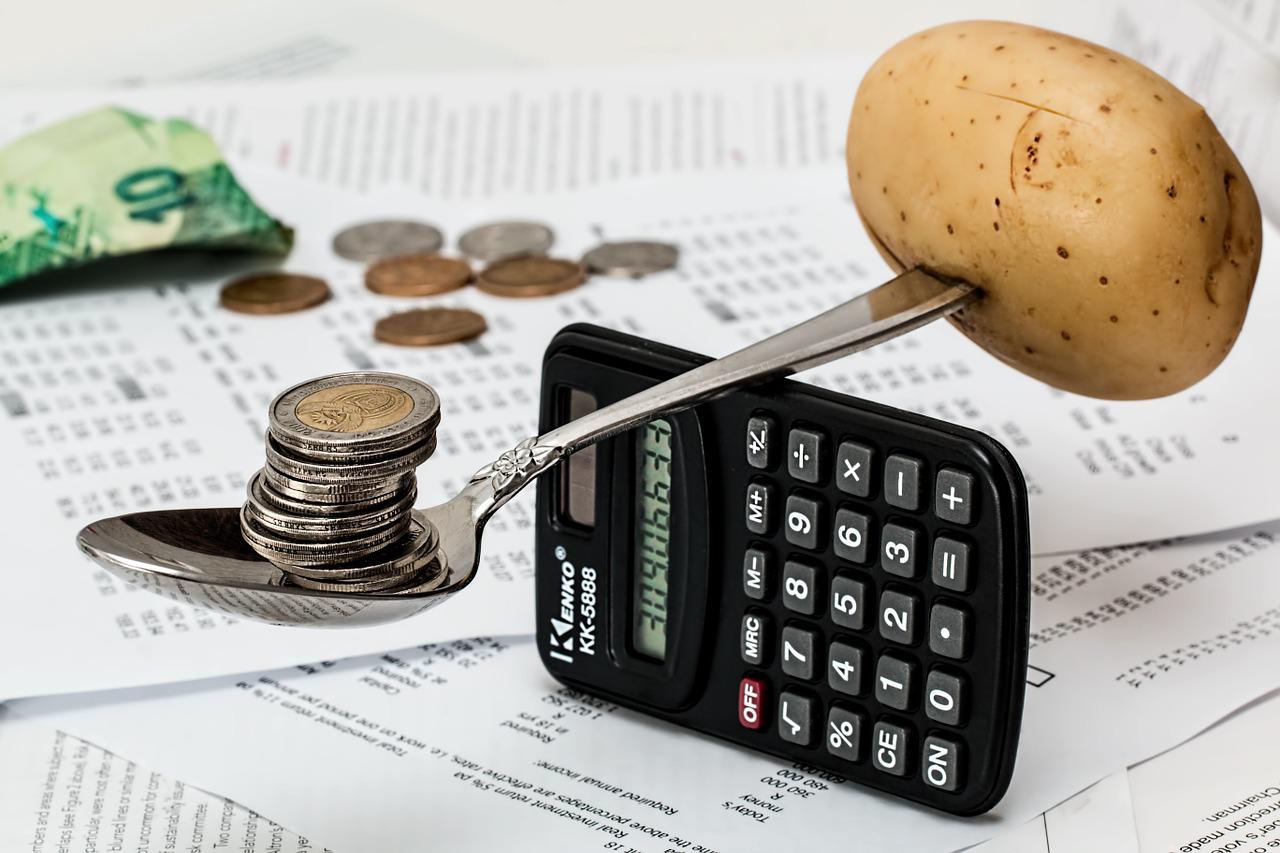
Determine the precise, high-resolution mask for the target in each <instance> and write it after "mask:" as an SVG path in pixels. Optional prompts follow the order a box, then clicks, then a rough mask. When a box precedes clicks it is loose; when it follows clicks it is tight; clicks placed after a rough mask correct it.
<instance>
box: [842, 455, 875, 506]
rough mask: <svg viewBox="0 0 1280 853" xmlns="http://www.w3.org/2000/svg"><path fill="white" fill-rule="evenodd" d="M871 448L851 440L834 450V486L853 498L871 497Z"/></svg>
mask: <svg viewBox="0 0 1280 853" xmlns="http://www.w3.org/2000/svg"><path fill="white" fill-rule="evenodd" d="M871 458H872V457H871V448H870V447H866V446H864V445H861V444H858V443H856V442H853V441H842V442H840V447H839V449H837V450H836V488H838V489H839V490H840V491H842V492H844V493H845V494H847V495H853V496H854V497H855V498H869V497H871Z"/></svg>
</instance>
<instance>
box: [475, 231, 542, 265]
mask: <svg viewBox="0 0 1280 853" xmlns="http://www.w3.org/2000/svg"><path fill="white" fill-rule="evenodd" d="M555 241H556V234H555V232H554V231H552V230H551V227H550V226H548V225H543V224H542V223H541V222H527V221H520V220H512V221H509V222H490V223H489V224H487V225H479V226H477V227H475V228H472V229H470V230H469V231H466V232H464V233H463V235H462V236H461V237H459V238H458V249H459V251H461V252H462V254H464V255H466V256H467V257H468V258H471V259H472V260H475V261H479V262H480V263H482V264H489V263H493V262H494V261H501V260H504V259H506V258H516V257H520V256H522V255H545V254H546V253H547V252H548V251H549V250H550V249H551V246H552V244H554V243H555Z"/></svg>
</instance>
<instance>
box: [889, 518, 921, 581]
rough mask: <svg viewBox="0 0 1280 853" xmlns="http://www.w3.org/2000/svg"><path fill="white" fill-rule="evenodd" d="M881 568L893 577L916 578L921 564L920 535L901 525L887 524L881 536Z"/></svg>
mask: <svg viewBox="0 0 1280 853" xmlns="http://www.w3.org/2000/svg"><path fill="white" fill-rule="evenodd" d="M880 538H881V544H880V567H881V568H882V569H884V570H885V571H886V572H888V573H889V574H891V575H898V576H899V577H904V578H914V577H915V576H916V567H917V565H918V564H919V562H920V560H919V558H918V557H919V555H918V549H917V547H916V543H917V541H918V540H919V538H920V534H919V533H917V532H916V530H914V529H913V528H910V527H905V526H903V525H901V524H886V525H885V526H884V530H883V531H882V532H881V534H880Z"/></svg>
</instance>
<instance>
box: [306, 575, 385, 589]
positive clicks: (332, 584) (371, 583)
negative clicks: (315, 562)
mask: <svg viewBox="0 0 1280 853" xmlns="http://www.w3.org/2000/svg"><path fill="white" fill-rule="evenodd" d="M289 581H290V582H291V583H293V584H294V585H295V586H300V587H302V588H303V589H313V590H318V591H320V592H384V591H386V590H390V589H394V588H395V587H398V586H403V585H404V582H405V578H404V577H403V576H402V575H385V576H384V575H378V576H376V577H359V578H353V579H352V580H342V581H335V580H317V579H315V578H308V577H305V576H303V575H290V576H289Z"/></svg>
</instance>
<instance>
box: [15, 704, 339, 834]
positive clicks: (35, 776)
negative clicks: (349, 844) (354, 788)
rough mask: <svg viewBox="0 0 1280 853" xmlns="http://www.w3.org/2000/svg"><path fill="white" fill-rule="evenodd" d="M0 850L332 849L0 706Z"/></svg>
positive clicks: (246, 810) (223, 800)
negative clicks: (324, 847) (1, 770)
mask: <svg viewBox="0 0 1280 853" xmlns="http://www.w3.org/2000/svg"><path fill="white" fill-rule="evenodd" d="M0 768H2V769H3V772H0V850H6V851H18V850H23V851H31V853H53V851H66V853H72V851H75V853H81V851H83V853H111V851H128V853H172V851H181V853H218V851H235V853H332V851H330V850H327V849H325V850H322V849H321V848H319V847H316V846H315V845H313V844H311V842H309V841H307V839H305V838H303V837H301V836H299V835H296V834H295V833H292V832H290V831H288V830H287V829H285V828H284V827H282V826H280V825H279V824H278V823H275V822H274V821H271V820H268V819H266V818H264V817H262V816H261V815H258V814H255V813H254V812H251V811H249V810H248V809H246V808H245V807H244V806H242V805H239V804H238V803H234V802H232V801H231V800H228V799H226V798H224V797H218V796H214V795H213V794H209V793H206V792H204V791H201V790H200V789H198V788H192V787H191V786H190V785H185V784H183V783H182V782H180V781H178V780H177V779H174V778H172V777H170V776H166V775H164V774H163V773H160V772H157V771H155V770H152V769H150V768H146V767H139V766H138V765H137V764H135V763H134V762H132V761H129V760H128V759H126V758H122V757H120V756H117V755H112V754H111V753H109V752H107V751H106V750H104V749H102V748H101V747H97V746H94V745H93V744H91V743H86V742H85V741H83V740H80V739H79V738H76V737H71V736H70V735H67V734H65V733H63V732H60V731H58V730H57V729H52V728H49V727H47V726H42V725H39V724H38V723H33V722H31V721H29V720H24V719H22V718H20V717H15V716H13V715H12V714H4V713H3V712H2V711H0Z"/></svg>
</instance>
